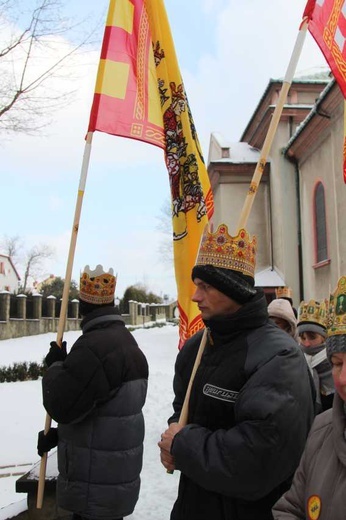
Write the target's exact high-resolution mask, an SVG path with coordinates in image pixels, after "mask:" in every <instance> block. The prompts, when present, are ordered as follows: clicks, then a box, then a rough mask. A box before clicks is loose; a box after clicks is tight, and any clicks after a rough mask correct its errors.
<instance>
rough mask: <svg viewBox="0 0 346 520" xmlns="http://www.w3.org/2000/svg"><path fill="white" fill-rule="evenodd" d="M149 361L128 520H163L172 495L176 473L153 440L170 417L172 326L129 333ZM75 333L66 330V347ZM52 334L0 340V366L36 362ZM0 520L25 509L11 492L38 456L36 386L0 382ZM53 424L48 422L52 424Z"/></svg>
mask: <svg viewBox="0 0 346 520" xmlns="http://www.w3.org/2000/svg"><path fill="white" fill-rule="evenodd" d="M133 334H134V336H135V338H136V340H137V342H138V344H139V346H140V348H141V349H142V351H143V352H144V354H145V355H146V357H147V360H148V363H149V386H148V395H147V401H146V404H145V407H144V416H145V423H146V435H145V447H144V462H143V470H142V473H141V479H142V486H141V492H140V497H139V501H138V503H137V506H136V509H135V511H134V513H133V514H132V515H131V516H128V517H127V518H128V519H129V520H130V519H131V520H143V518H150V520H164V519H165V518H169V514H170V511H171V508H172V506H173V503H174V500H175V498H176V495H177V487H178V479H179V472H177V471H176V472H175V473H174V474H173V475H168V474H167V473H166V471H165V469H164V467H163V466H162V465H161V463H160V458H159V448H158V447H157V442H158V440H159V438H160V434H161V432H162V431H163V430H164V429H165V428H166V421H167V418H168V417H169V416H170V415H171V413H172V406H171V403H172V400H173V390H172V380H173V373H174V362H175V358H176V355H177V352H178V350H177V345H178V327H176V326H172V325H166V326H164V327H161V328H146V329H137V330H136V331H134V332H133ZM79 335H80V332H75V331H74V332H67V333H65V335H64V340H66V341H67V345H68V349H69V347H71V346H72V344H73V343H74V341H75V340H76V339H77V337H78V336H79ZM55 339H56V335H55V334H53V333H49V334H40V335H38V336H27V337H24V338H16V339H9V340H3V341H0V366H8V365H11V364H12V363H14V362H23V361H37V362H41V361H42V359H43V358H44V356H45V355H46V354H47V352H48V349H49V343H50V341H53V340H55ZM0 416H1V424H2V428H1V430H0V446H1V451H0V520H6V519H7V518H9V517H11V516H14V515H16V514H18V512H20V511H23V510H25V508H26V495H23V494H22V493H16V491H15V483H16V480H17V479H18V478H19V475H18V474H22V473H24V472H26V471H28V470H30V469H31V467H32V465H33V464H36V463H37V462H38V461H39V460H40V458H39V457H38V455H37V452H36V444H37V432H38V431H39V430H42V429H43V428H44V421H45V416H46V412H45V410H44V408H43V406H42V397H41V382H40V381H26V382H18V383H1V384H0ZM53 425H54V424H53Z"/></svg>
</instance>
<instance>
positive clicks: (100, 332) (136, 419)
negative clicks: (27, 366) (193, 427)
mask: <svg viewBox="0 0 346 520" xmlns="http://www.w3.org/2000/svg"><path fill="white" fill-rule="evenodd" d="M115 284H116V278H115V277H114V276H113V270H110V271H109V272H108V273H105V272H104V271H103V268H102V266H101V265H98V266H97V267H96V269H95V270H94V271H91V270H90V268H89V266H86V267H85V269H84V272H83V273H82V275H81V285H80V312H81V314H82V316H83V317H84V318H83V320H82V323H81V327H82V331H83V334H82V336H80V338H78V340H77V341H76V342H75V343H74V345H73V346H72V348H71V351H70V352H69V354H66V344H65V343H63V345H62V348H59V347H58V345H57V343H56V342H52V343H51V349H50V351H49V353H48V355H47V356H46V363H47V365H48V366H49V368H48V370H47V371H46V373H45V374H44V376H43V379H42V387H43V404H44V407H45V408H46V410H47V412H48V414H49V415H50V416H51V417H52V419H54V420H55V421H56V422H57V423H58V429H57V430H56V429H54V428H51V430H50V431H49V432H48V434H47V435H46V436H45V435H44V434H43V432H40V434H39V440H38V452H39V454H40V455H42V453H44V452H46V451H48V450H49V449H51V448H52V447H53V446H54V444H55V445H56V442H58V470H59V476H58V480H57V503H58V505H59V506H60V507H61V508H63V509H65V510H67V511H71V512H73V518H74V519H75V520H81V519H82V520H84V519H86V520H115V519H117V520H118V519H122V518H123V517H124V516H127V515H130V514H131V513H132V512H133V510H134V507H135V505H136V502H137V500H138V496H139V488H140V472H141V468H142V457H143V439H144V418H143V414H142V408H143V406H144V403H145V398H146V392H147V380H148V364H147V361H146V359H145V356H144V354H143V353H142V351H141V350H140V349H139V347H138V345H137V343H136V341H135V339H134V337H133V336H132V334H131V333H130V332H129V331H128V330H127V328H126V327H125V324H124V321H123V320H122V318H121V317H120V316H118V314H117V310H116V309H115V307H114V290H115Z"/></svg>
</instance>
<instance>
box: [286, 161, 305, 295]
mask: <svg viewBox="0 0 346 520" xmlns="http://www.w3.org/2000/svg"><path fill="white" fill-rule="evenodd" d="M289 160H290V161H291V162H292V163H293V164H294V174H295V186H296V199H297V224H298V229H297V241H298V271H299V301H300V302H301V301H302V300H303V299H304V278H303V247H302V220H301V213H300V188H299V177H300V171H299V163H298V161H297V159H296V158H295V157H289Z"/></svg>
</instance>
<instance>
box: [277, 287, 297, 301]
mask: <svg viewBox="0 0 346 520" xmlns="http://www.w3.org/2000/svg"><path fill="white" fill-rule="evenodd" d="M275 296H276V297H277V298H291V299H292V298H293V292H292V289H291V288H290V287H277V288H276V289H275Z"/></svg>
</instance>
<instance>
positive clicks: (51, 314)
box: [47, 294, 56, 318]
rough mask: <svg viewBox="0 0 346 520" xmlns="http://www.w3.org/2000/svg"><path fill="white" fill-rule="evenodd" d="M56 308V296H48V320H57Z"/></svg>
mask: <svg viewBox="0 0 346 520" xmlns="http://www.w3.org/2000/svg"><path fill="white" fill-rule="evenodd" d="M55 306H56V296H53V295H52V294H51V295H50V296H47V314H48V318H55Z"/></svg>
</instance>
